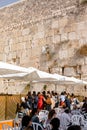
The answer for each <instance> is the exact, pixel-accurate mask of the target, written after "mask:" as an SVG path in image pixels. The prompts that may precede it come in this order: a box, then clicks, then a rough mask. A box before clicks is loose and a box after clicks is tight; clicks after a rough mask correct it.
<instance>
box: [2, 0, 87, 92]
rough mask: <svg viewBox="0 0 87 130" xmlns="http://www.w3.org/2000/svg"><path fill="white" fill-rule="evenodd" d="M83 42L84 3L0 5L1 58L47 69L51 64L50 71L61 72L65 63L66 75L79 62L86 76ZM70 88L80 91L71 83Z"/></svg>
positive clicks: (54, 0) (86, 26)
mask: <svg viewBox="0 0 87 130" xmlns="http://www.w3.org/2000/svg"><path fill="white" fill-rule="evenodd" d="M9 12H10V13H9ZM86 44H87V9H86V5H85V6H82V5H80V6H78V2H77V0H64V1H62V0H50V1H42V0H39V1H37V0H33V1H32V0H23V1H21V2H19V3H18V4H14V5H11V6H9V7H6V8H2V9H0V60H2V61H6V62H9V63H14V64H17V65H20V66H21V65H22V66H25V67H29V66H33V67H36V68H40V69H41V70H45V71H47V72H48V71H49V68H50V69H51V70H50V71H51V72H52V73H60V74H62V73H63V67H64V75H67V76H78V74H77V73H76V69H75V67H76V66H78V65H80V66H81V77H83V79H86V78H84V76H83V75H85V74H87V67H86V65H87V51H86V50H85V51H83V50H84V46H85V45H86ZM42 48H45V49H46V50H45V52H43V51H42V50H43V49H42ZM83 52H84V53H83ZM37 86H38V85H37ZM53 88H55V87H53ZM53 88H52V89H53ZM67 88H68V87H66V86H62V87H60V90H58V89H57V90H58V91H59V92H61V91H62V90H64V89H66V90H67V91H69V92H71V91H72V87H69V90H68V89H67ZM41 90H43V88H42V89H41ZM14 91H15V90H14ZM17 91H18V90H17ZM37 91H38V90H37ZM73 91H75V92H76V93H77V94H79V93H80V91H79V90H78V89H74V87H73ZM83 93H84V92H83Z"/></svg>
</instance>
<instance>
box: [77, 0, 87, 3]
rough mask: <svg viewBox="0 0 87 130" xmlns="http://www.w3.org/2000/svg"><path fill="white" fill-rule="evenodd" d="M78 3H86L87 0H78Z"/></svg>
mask: <svg viewBox="0 0 87 130" xmlns="http://www.w3.org/2000/svg"><path fill="white" fill-rule="evenodd" d="M79 3H80V4H87V0H79Z"/></svg>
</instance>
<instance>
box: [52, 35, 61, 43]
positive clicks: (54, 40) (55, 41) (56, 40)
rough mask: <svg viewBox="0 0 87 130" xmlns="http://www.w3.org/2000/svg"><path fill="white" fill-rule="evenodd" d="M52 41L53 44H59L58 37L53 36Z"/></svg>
mask: <svg viewBox="0 0 87 130" xmlns="http://www.w3.org/2000/svg"><path fill="white" fill-rule="evenodd" d="M52 40H53V43H60V35H54V36H53V39H52Z"/></svg>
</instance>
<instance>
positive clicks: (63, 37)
mask: <svg viewBox="0 0 87 130" xmlns="http://www.w3.org/2000/svg"><path fill="white" fill-rule="evenodd" d="M67 40H68V34H67V33H62V34H61V42H64V41H67Z"/></svg>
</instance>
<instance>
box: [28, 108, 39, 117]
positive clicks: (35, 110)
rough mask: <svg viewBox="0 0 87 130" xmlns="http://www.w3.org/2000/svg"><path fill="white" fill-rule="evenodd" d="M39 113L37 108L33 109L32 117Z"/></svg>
mask: <svg viewBox="0 0 87 130" xmlns="http://www.w3.org/2000/svg"><path fill="white" fill-rule="evenodd" d="M37 112H38V110H37V108H33V109H32V112H31V113H30V116H31V117H32V116H34V115H35V113H37Z"/></svg>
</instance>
